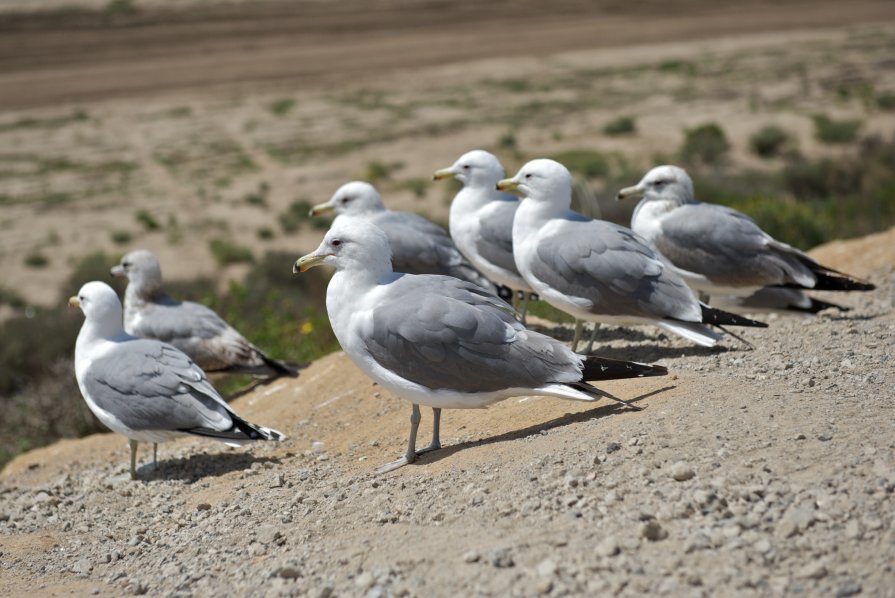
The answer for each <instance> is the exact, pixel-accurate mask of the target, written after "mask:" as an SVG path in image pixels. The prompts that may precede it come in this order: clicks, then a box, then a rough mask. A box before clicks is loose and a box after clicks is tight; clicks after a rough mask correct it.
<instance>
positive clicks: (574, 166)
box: [551, 150, 610, 179]
mask: <svg viewBox="0 0 895 598" xmlns="http://www.w3.org/2000/svg"><path fill="white" fill-rule="evenodd" d="M551 157H552V158H553V159H554V160H556V161H557V162H559V163H560V164H562V165H563V166H565V167H566V168H568V169H569V171H570V172H573V173H577V174H580V175H581V176H583V177H584V178H588V179H590V178H594V177H606V176H609V172H610V168H609V160H608V159H607V158H606V156H605V155H604V154H602V153H600V152H596V151H593V150H567V151H564V152H560V153H558V154H555V155H553V156H551Z"/></svg>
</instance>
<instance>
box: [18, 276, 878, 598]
mask: <svg viewBox="0 0 895 598" xmlns="http://www.w3.org/2000/svg"><path fill="white" fill-rule="evenodd" d="M884 274H885V278H884V280H883V279H881V278H882V275H878V276H877V277H876V279H875V280H876V282H877V283H878V284H880V283H882V284H880V286H881V289H880V290H878V291H876V292H874V293H869V294H865V295H860V296H858V295H856V296H852V297H849V298H848V299H849V301H850V302H851V304H852V305H853V306H854V309H853V311H851V312H849V313H847V314H845V315H838V314H822V315H821V316H820V317H818V318H816V319H813V320H802V319H791V318H771V319H769V320H768V321H769V322H770V323H771V328H769V329H768V330H765V331H755V332H752V331H750V332H748V333H747V337H748V338H749V339H750V341H752V342H753V343H754V344H755V346H756V349H755V350H754V351H747V350H744V349H742V348H740V347H737V346H736V343H730V344H726V345H725V348H722V349H719V350H706V349H701V348H695V347H688V346H686V345H685V344H683V343H680V342H678V341H676V340H674V339H667V340H657V338H656V336H655V332H654V331H652V330H650V329H642V330H641V329H637V330H635V331H633V332H632V331H622V330H619V329H612V328H609V329H607V331H606V337H607V338H606V340H605V341H603V343H602V347H603V350H602V352H603V353H604V354H606V355H607V356H611V357H617V358H628V359H638V360H640V361H651V362H660V363H663V364H665V365H667V366H668V367H669V369H670V370H671V372H672V376H669V377H668V378H667V379H661V380H660V379H656V380H659V383H658V385H657V386H655V387H654V388H658V389H661V391H660V392H656V393H654V394H651V395H650V396H648V397H645V398H644V399H643V400H642V401H641V402H640V404H641V405H643V406H645V407H646V409H645V410H644V411H642V412H637V413H626V412H624V411H623V410H617V409H615V408H614V407H600V408H590V409H592V410H591V411H581V412H579V413H576V414H570V415H567V416H566V417H565V418H563V419H560V420H553V421H550V423H549V424H548V423H547V422H548V420H550V419H551V417H554V416H552V415H550V416H542V415H539V414H538V413H539V412H537V411H528V412H526V411H525V409H530V410H533V409H534V408H535V407H537V406H538V405H540V404H541V403H536V404H534V405H533V406H532V407H527V406H523V405H517V404H512V405H508V406H507V407H506V408H505V409H506V410H505V411H499V409H503V407H495V408H494V409H493V410H489V411H486V412H478V413H473V414H472V416H475V417H478V418H479V419H478V420H475V419H473V420H472V421H475V422H480V424H479V427H477V428H475V429H473V426H459V427H458V426H456V425H454V424H453V423H452V422H455V421H456V420H452V419H451V418H452V414H453V413H454V412H451V411H448V412H446V419H445V424H444V426H445V428H444V432H443V434H444V436H443V441H444V444H445V447H446V448H445V449H443V450H442V451H438V452H436V453H435V454H433V455H431V456H429V458H428V459H423V462H422V464H421V465H417V466H413V467H407V468H404V469H402V470H399V471H397V472H395V473H394V474H389V475H385V476H376V475H374V474H373V473H372V471H371V470H372V468H373V467H374V466H375V465H376V464H377V463H376V462H372V461H366V460H362V459H365V457H364V455H366V454H367V453H366V452H365V451H368V450H378V451H381V452H380V453H376V454H383V453H382V451H384V450H385V449H378V448H376V447H377V446H378V444H379V443H384V444H385V445H387V447H392V446H393V447H395V448H400V444H401V443H403V442H404V439H403V438H400V439H391V438H388V437H384V436H383V435H382V433H381V430H379V429H378V428H377V425H378V424H377V422H383V421H391V420H392V419H395V420H397V419H401V423H402V426H403V425H405V424H404V421H405V419H406V415H405V414H406V412H405V408H406V405H404V404H403V403H400V402H397V401H395V402H393V403H392V402H386V398H385V397H382V398H378V399H373V398H372V397H371V398H370V400H375V401H379V403H377V405H382V407H381V409H382V411H383V413H384V415H383V418H384V419H379V420H375V421H371V422H369V423H368V424H366V426H367V427H365V428H359V427H352V426H362V425H365V424H364V423H363V420H355V419H351V414H350V413H349V411H350V409H345V410H343V411H342V412H339V415H338V417H336V416H334V418H333V419H332V420H331V421H329V420H323V419H321V418H320V416H319V415H317V414H315V413H313V412H312V410H311V409H308V413H303V414H301V417H302V418H304V419H303V420H302V421H306V423H305V424H303V425H304V426H305V427H306V429H307V430H306V431H307V434H306V435H307V436H310V435H312V434H313V435H314V436H316V437H317V438H320V439H321V440H318V441H317V442H319V443H320V444H318V445H314V447H313V448H311V449H308V448H307V447H310V446H311V445H310V442H308V441H307V440H299V439H297V440H296V441H295V444H292V445H290V444H288V443H287V444H286V445H285V446H284V447H279V448H278V447H266V446H265V447H257V448H253V449H252V451H251V453H234V454H233V456H232V457H231V458H229V460H227V461H223V463H225V464H224V465H220V463H222V461H219V460H214V459H213V458H212V456H214V455H217V454H219V453H220V451H221V449H219V448H218V447H217V446H216V445H212V444H209V443H201V442H193V443H189V442H178V443H169V444H167V445H165V449H164V460H163V461H161V462H160V464H159V468H158V470H157V471H155V472H154V473H152V475H145V473H146V470H145V468H144V470H141V474H144V477H145V478H146V479H144V480H143V481H138V482H130V481H128V480H127V479H125V478H124V477H123V476H122V474H123V472H124V471H125V463H124V456H125V455H126V445H125V444H124V443H123V441H122V440H121V439H120V438H119V439H117V440H116V442H114V443H109V444H108V446H110V447H114V449H112V450H109V449H105V448H104V449H103V450H104V451H107V454H106V453H101V454H100V456H91V454H90V453H89V451H88V450H87V448H86V447H90V446H96V445H93V444H89V443H90V442H97V441H96V440H91V439H84V440H82V441H77V443H75V444H72V445H68V446H67V448H66V449H65V450H63V451H56V452H46V453H41V454H42V455H43V456H42V457H41V460H40V461H39V462H38V464H37V465H36V466H34V467H30V466H29V467H23V468H22V469H21V470H20V471H17V472H14V473H7V474H5V475H4V477H3V485H2V486H0V551H2V565H0V585H3V586H4V587H7V588H10V590H9V591H10V592H11V593H22V592H26V591H29V589H32V591H37V592H38V593H42V594H51V593H60V594H61V593H74V594H95V595H102V596H120V595H129V594H130V595H139V594H149V595H166V596H188V595H212V594H219V595H232V594H242V595H245V594H252V595H258V596H292V595H307V596H314V597H318V596H320V597H326V596H330V595H364V596H402V595H422V594H432V595H456V594H462V595H490V596H508V595H515V596H530V595H537V594H546V593H549V594H550V595H557V596H559V595H595V594H621V595H631V596H633V595H642V594H646V593H649V594H671V595H705V596H710V595H732V594H735V595H778V594H786V593H791V594H796V593H798V594H802V595H829V596H838V597H845V596H853V595H856V594H864V595H868V596H871V595H872V596H892V595H895V570H893V563H895V526H893V521H895V508H893V503H895V501H893V492H895V413H893V411H895V405H893V400H892V399H893V395H892V389H893V388H895V368H893V364H895V360H893V359H892V353H893V338H895V318H893V316H892V309H891V308H892V288H893V282H895V276H893V275H892V272H891V271H887V272H885V273H884ZM840 300H841V299H840ZM313 367H314V366H312V368H309V370H308V372H310V373H309V374H306V373H304V372H303V374H302V377H305V376H308V378H307V379H310V377H313V376H315V375H318V374H316V373H315V372H316V370H314V369H313ZM321 372H323V370H321ZM324 373H325V372H324ZM324 373H320V374H319V375H320V376H321V382H320V384H331V383H332V381H331V380H329V379H327V378H326V376H325V375H324ZM328 375H329V376H330V377H332V376H335V375H336V374H335V373H329V374H328ZM301 379H302V378H299V380H301ZM327 380H329V381H327ZM811 380H813V381H814V383H813V386H812V384H811V383H810V382H806V381H811ZM626 388H628V387H626ZM630 388H636V386H634V387H630ZM358 392H363V393H367V395H372V393H373V392H382V391H381V389H375V388H374V389H371V387H370V386H369V384H365V385H364V386H363V388H362V390H361V391H358ZM367 395H365V396H367ZM290 396H291V395H290ZM326 396H327V395H321V396H318V397H317V400H318V402H319V401H320V400H322V399H325V398H326ZM247 400H251V397H249V398H248V399H247ZM365 400H366V399H365ZM545 401H546V400H545ZM508 403H509V402H508ZM544 404H548V403H544ZM549 404H550V405H553V403H549ZM284 405H286V407H289V408H295V407H294V406H293V405H294V403H286V402H284ZM392 405H394V406H393V407H392ZM344 407H348V405H347V403H346V404H345V406H344ZM566 408H568V407H567V406H566V405H565V404H563V405H561V406H560V409H566ZM492 412H494V413H498V414H507V413H513V414H517V416H519V417H529V418H530V419H531V420H532V421H530V422H529V423H527V424H521V425H519V426H517V428H516V429H517V430H522V431H521V432H514V433H510V434H495V433H494V432H493V429H494V426H496V425H497V424H496V423H494V422H496V421H498V420H499V419H500V418H502V417H504V415H499V416H494V417H497V418H498V419H497V420H489V419H487V418H488V417H490V415H489V414H491V413H492ZM551 413H552V412H551ZM559 413H560V415H561V414H562V413H563V412H562V411H560V412H559ZM519 414H522V415H519ZM315 418H317V419H315ZM347 422H353V423H351V424H349V423H347ZM485 422H491V423H485ZM402 429H403V427H402ZM344 430H347V432H345V433H346V434H347V435H346V436H345V437H346V438H348V439H349V440H348V441H345V442H342V441H340V440H339V439H338V438H337V437H336V436H335V434H336V432H337V431H344ZM542 430H543V431H546V432H547V433H546V434H541V433H540V432H541V431H542ZM285 431H286V432H287V433H290V432H296V431H295V430H285ZM300 436H301V433H297V432H296V437H300ZM339 438H340V437H339ZM372 439H376V442H377V444H376V445H373V443H372V441H371V440H372ZM633 439H636V441H634V440H633ZM69 442H71V441H69ZM324 442H325V445H324ZM79 443H80V444H79ZM302 443H304V444H302ZM79 446H82V447H85V448H83V450H82V449H79V448H73V447H79ZM103 446H105V445H103ZM324 446H325V448H326V452H322V451H323V447H324ZM370 447H372V448H370ZM94 450H95V451H96V450H99V449H94ZM389 450H391V449H389ZM323 454H326V455H328V459H327V460H320V459H319V457H320V455H323Z"/></svg>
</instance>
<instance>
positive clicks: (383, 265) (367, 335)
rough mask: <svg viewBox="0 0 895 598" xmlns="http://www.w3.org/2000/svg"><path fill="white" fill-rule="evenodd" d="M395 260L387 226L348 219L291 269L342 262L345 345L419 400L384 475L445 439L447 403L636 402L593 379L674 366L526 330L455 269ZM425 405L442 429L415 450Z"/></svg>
mask: <svg viewBox="0 0 895 598" xmlns="http://www.w3.org/2000/svg"><path fill="white" fill-rule="evenodd" d="M389 258H390V256H389V239H388V237H386V235H385V233H383V232H382V231H381V230H380V229H379V228H377V227H376V226H374V225H372V224H370V223H367V222H364V221H363V220H359V219H348V220H346V219H340V220H337V221H336V222H335V223H333V227H332V229H330V231H329V232H328V233H327V234H326V236H325V237H324V239H323V242H322V243H321V244H320V246H319V247H318V248H317V250H316V251H314V252H313V253H310V254H308V255H306V256H304V257H302V258H300V259H298V260H297V261H296V262H295V265H294V266H293V271H294V272H299V271H301V272H304V271H305V270H307V269H309V268H313V267H315V266H319V265H321V264H327V265H330V266H333V267H335V269H336V272H335V274H334V275H333V277H332V279H331V280H330V282H329V287H328V288H327V293H326V310H327V313H328V314H329V320H330V323H331V324H332V328H333V332H334V333H335V335H336V338H338V340H339V343H340V344H341V345H342V349H344V351H345V353H346V354H347V355H348V357H349V358H350V359H351V361H353V362H354V363H355V365H357V367H359V368H360V369H361V370H362V371H363V372H364V373H365V374H367V375H368V376H369V377H370V378H372V379H373V380H375V381H376V382H378V383H379V384H380V385H382V386H383V387H384V388H386V389H387V390H389V391H391V392H393V393H395V394H396V395H397V396H399V397H401V398H403V399H405V400H408V401H410V402H411V403H412V404H413V409H412V415H411V418H410V439H409V442H408V446H407V451H406V453H405V455H404V457H402V458H401V459H399V460H397V461H395V462H393V463H389V464H387V465H385V466H383V467H381V468H380V469H379V470H378V471H379V472H380V473H382V472H386V471H390V470H392V469H395V468H398V467H401V466H402V465H405V464H407V463H411V462H413V461H414V460H415V459H416V457H417V455H419V454H420V453H422V452H425V451H430V450H434V449H437V448H439V447H440V446H441V442H440V436H439V424H440V414H441V409H444V408H449V409H476V408H482V407H486V406H488V405H490V404H492V403H495V402H497V401H501V400H503V399H507V398H509V397H513V396H519V395H546V396H553V397H559V398H563V399H572V400H578V401H595V400H597V399H599V398H601V397H608V398H610V399H612V400H615V401H619V402H623V403H625V404H628V403H626V402H625V401H622V400H621V399H617V398H615V397H613V396H611V395H609V394H608V393H606V392H603V391H601V390H599V389H597V388H595V387H593V386H591V385H590V384H588V383H587V382H585V381H586V380H608V379H614V378H632V377H638V376H651V375H664V374H665V373H666V370H665V368H663V367H661V366H649V365H643V364H637V363H630V362H623V361H616V360H611V359H601V358H597V357H589V358H587V359H585V358H583V357H582V356H580V355H577V354H575V353H572V352H571V351H570V350H569V349H568V348H567V347H566V346H565V345H563V344H562V343H560V342H559V341H556V340H554V339H552V338H550V337H548V336H545V335H543V334H539V333H537V332H532V331H530V330H527V329H526V328H525V326H523V325H522V324H521V323H520V322H518V321H517V320H516V319H515V317H514V315H515V314H514V312H513V310H512V308H511V307H510V306H509V305H508V304H507V303H505V302H504V301H503V300H501V299H500V298H498V297H497V296H495V295H493V294H491V293H489V292H487V291H485V290H484V289H482V288H481V287H478V286H476V285H474V284H471V283H469V282H465V281H462V280H459V279H457V278H452V277H449V276H440V275H427V274H420V275H414V274H401V273H396V272H393V271H392V266H391V260H390V259H389ZM420 405H427V406H429V407H432V409H433V410H434V428H433V434H432V442H431V444H430V445H429V446H428V447H426V448H424V449H422V450H420V451H417V450H416V435H417V429H418V427H419V422H420V410H419V406H420ZM629 406H631V407H634V406H633V405H629ZM635 408H636V407H635Z"/></svg>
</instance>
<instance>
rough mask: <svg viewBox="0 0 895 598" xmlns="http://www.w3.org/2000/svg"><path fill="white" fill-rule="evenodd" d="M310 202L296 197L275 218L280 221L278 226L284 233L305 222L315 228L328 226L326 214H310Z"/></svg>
mask: <svg viewBox="0 0 895 598" xmlns="http://www.w3.org/2000/svg"><path fill="white" fill-rule="evenodd" d="M310 211H311V204H310V203H308V202H307V201H305V200H303V199H297V200H295V201H293V202H292V203H291V204H289V207H288V208H287V209H286V211H285V212H283V213H282V214H280V215H279V217H278V218H277V219H278V220H279V221H280V228H282V229H283V232H284V233H285V234H287V235H288V234H292V233H294V232H296V231H298V229H300V228H301V226H302V224H303V223H305V222H308V223H310V225H311V226H312V227H313V228H315V229H317V230H321V229H323V230H325V229H327V228H329V222H330V219H329V218H327V217H326V216H311V215H310Z"/></svg>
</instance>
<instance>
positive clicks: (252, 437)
mask: <svg viewBox="0 0 895 598" xmlns="http://www.w3.org/2000/svg"><path fill="white" fill-rule="evenodd" d="M230 418H231V419H232V421H233V425H232V426H230V427H229V428H228V429H226V430H212V429H210V428H191V429H189V430H180V431H181V432H185V433H187V434H194V435H196V436H205V437H207V438H214V439H215V440H220V441H221V442H223V443H224V444H228V445H230V446H242V445H243V444H246V443H249V442H255V441H258V440H273V441H276V442H278V441H280V440H285V439H286V435H285V434H283V433H282V432H280V431H279V430H274V429H273V428H265V427H264V426H258V425H256V424H253V423H250V422H247V421H246V420H244V419H242V418H241V417H239V416H238V415H236V414H235V413H233V412H231V413H230Z"/></svg>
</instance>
